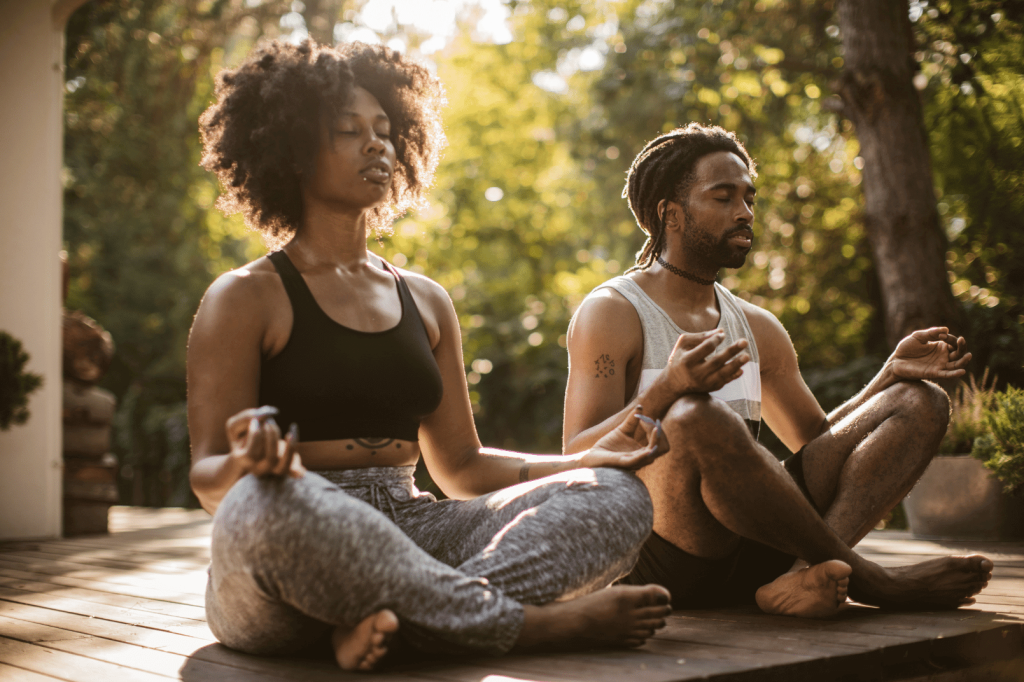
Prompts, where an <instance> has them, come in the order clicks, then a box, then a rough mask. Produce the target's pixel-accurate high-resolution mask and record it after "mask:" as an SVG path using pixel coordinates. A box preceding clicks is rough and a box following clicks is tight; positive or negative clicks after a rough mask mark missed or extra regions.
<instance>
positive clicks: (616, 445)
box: [580, 405, 669, 471]
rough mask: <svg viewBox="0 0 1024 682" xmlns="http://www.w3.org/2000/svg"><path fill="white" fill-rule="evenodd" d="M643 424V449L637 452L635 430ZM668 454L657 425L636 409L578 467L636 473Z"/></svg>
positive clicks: (593, 448) (664, 439)
mask: <svg viewBox="0 0 1024 682" xmlns="http://www.w3.org/2000/svg"><path fill="white" fill-rule="evenodd" d="M641 422H643V431H645V432H646V433H647V445H646V446H643V447H640V448H638V447H637V445H638V443H637V439H636V438H635V437H634V436H633V434H634V433H637V431H638V429H637V427H638V426H639V425H640V423H641ZM668 450H669V444H668V438H666V437H665V432H664V430H662V428H661V422H660V421H655V420H653V419H650V418H649V417H645V416H643V414H642V408H641V407H640V406H639V405H638V406H637V408H636V409H635V410H633V414H631V415H629V417H628V418H626V419H625V420H624V421H623V422H622V423H621V424H619V426H618V428H616V429H615V430H614V431H610V432H609V433H607V434H605V435H604V437H602V438H601V440H599V441H597V442H596V443H594V447H592V448H590V450H589V451H588V452H587V453H586V454H585V455H583V457H581V458H580V467H583V468H587V469H589V468H594V467H613V468H616V469H626V470H627V471H637V470H639V469H642V468H643V467H645V466H647V465H648V464H650V463H651V462H653V461H654V460H656V459H657V458H659V457H661V456H662V455H664V454H665V453H666V452H668Z"/></svg>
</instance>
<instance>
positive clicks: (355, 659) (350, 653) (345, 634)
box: [331, 609, 398, 671]
mask: <svg viewBox="0 0 1024 682" xmlns="http://www.w3.org/2000/svg"><path fill="white" fill-rule="evenodd" d="M396 632H398V616H396V615H395V614H394V612H392V611H389V610H387V609H384V610H383V611H378V612H377V613H374V614H372V615H369V616H367V617H366V618H364V619H363V620H362V621H360V622H359V625H356V626H355V627H354V628H351V629H346V628H342V627H337V628H334V632H333V633H331V645H332V646H333V648H334V658H335V660H337V661H338V665H340V666H341V669H342V670H364V671H365V670H373V668H374V666H375V665H377V663H378V662H379V661H380V659H381V658H383V657H384V654H386V653H387V652H388V640H389V639H391V635H393V634H395V633H396Z"/></svg>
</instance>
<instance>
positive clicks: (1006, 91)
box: [915, 0, 1024, 385]
mask: <svg viewBox="0 0 1024 682" xmlns="http://www.w3.org/2000/svg"><path fill="white" fill-rule="evenodd" d="M932 5H934V6H932V7H929V8H927V9H924V11H923V12H922V14H921V17H920V19H919V20H918V21H917V22H916V23H915V35H916V39H917V45H918V51H917V53H916V54H915V58H916V59H917V61H918V63H919V64H920V73H919V74H918V79H919V86H924V89H923V90H922V94H923V96H924V100H925V122H926V126H927V128H928V130H929V131H930V139H931V147H932V156H933V160H934V168H935V183H936V189H937V193H938V195H939V197H940V199H939V204H938V208H939V212H940V213H941V214H942V215H943V216H944V219H945V221H946V224H947V230H948V233H949V236H950V240H951V245H950V251H949V253H947V254H946V258H947V265H948V268H949V271H950V280H951V282H952V286H953V293H954V294H955V295H956V296H957V297H958V298H959V299H960V300H961V301H962V302H963V305H964V309H965V311H966V313H967V319H968V323H969V324H968V330H967V331H968V333H969V334H970V340H971V342H972V351H973V352H974V355H975V362H976V366H979V367H982V366H985V367H989V368H991V369H992V371H993V372H995V373H996V374H998V375H999V377H1000V378H1001V379H1002V380H1003V381H1007V382H1009V383H1010V384H1014V385H1021V384H1024V370H1022V367H1024V264H1022V263H1021V262H1020V259H1019V258H1018V257H1017V256H1016V254H1019V253H1020V252H1021V250H1022V249H1024V234H1022V233H1021V231H1020V230H1019V229H1018V228H1017V225H1019V224H1020V221H1021V218H1022V216H1024V196H1022V195H1021V192H1020V187H1021V186H1022V185H1024V81H1022V79H1021V77H1020V73H1021V64H1022V62H1024V7H1022V6H1021V4H1020V3H1019V2H1006V1H1001V2H1000V1H994V0H956V1H951V2H940V3H932Z"/></svg>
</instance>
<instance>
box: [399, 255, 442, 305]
mask: <svg viewBox="0 0 1024 682" xmlns="http://www.w3.org/2000/svg"><path fill="white" fill-rule="evenodd" d="M391 267H393V268H395V269H396V270H398V272H399V274H401V276H402V279H403V280H405V282H406V284H408V285H409V291H411V292H412V295H413V296H414V297H415V298H416V302H417V304H418V303H419V302H420V301H421V300H422V301H424V302H426V303H428V304H430V305H431V306H437V305H440V306H444V307H448V306H450V305H451V297H450V296H449V295H448V292H447V291H446V290H445V288H444V287H442V286H441V285H440V284H438V283H437V282H435V281H434V280H432V279H430V278H429V277H427V276H426V275H423V274H420V273H418V272H413V271H412V270H405V269H403V268H399V267H396V266H394V265H392V266H391Z"/></svg>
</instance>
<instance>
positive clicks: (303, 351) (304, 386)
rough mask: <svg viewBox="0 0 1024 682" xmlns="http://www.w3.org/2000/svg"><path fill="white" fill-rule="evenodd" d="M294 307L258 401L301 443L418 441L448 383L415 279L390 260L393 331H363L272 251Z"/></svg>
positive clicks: (263, 367)
mask: <svg viewBox="0 0 1024 682" xmlns="http://www.w3.org/2000/svg"><path fill="white" fill-rule="evenodd" d="M268 257H269V258H270V262H271V263H273V265H274V268H275V269H276V270H277V272H278V274H279V275H280V276H281V282H282V283H283V284H284V289H285V291H286V292H287V293H288V299H289V300H290V301H291V305H292V316H293V322H292V332H291V336H290V337H289V338H288V343H287V344H285V347H284V349H283V350H282V351H281V352H280V353H278V354H277V355H275V356H274V357H272V358H270V359H269V360H267V359H264V360H263V361H262V362H261V363H260V397H259V404H260V405H273V406H274V407H276V408H277V409H278V410H279V411H280V414H279V415H278V417H277V421H278V423H279V424H280V425H281V428H282V430H284V429H287V428H288V427H289V426H290V425H291V423H292V422H294V423H296V424H298V425H299V437H300V438H301V439H302V440H303V441H316V440H344V439H349V438H399V439H401V440H408V441H415V440H418V432H419V426H420V421H421V420H422V419H423V418H424V417H426V416H427V415H429V414H430V413H431V412H433V411H434V410H435V409H437V406H438V405H439V404H440V403H441V394H442V392H443V390H444V387H443V385H442V383H441V372H440V371H439V370H438V368H437V361H436V360H435V359H434V354H433V353H432V352H431V350H430V342H429V340H428V338H427V331H426V329H425V328H424V326H423V320H422V319H421V318H420V314H419V310H418V309H417V308H416V302H415V301H414V300H413V298H412V294H411V293H410V292H409V285H408V284H406V282H405V281H404V280H403V279H402V276H401V275H399V273H398V271H397V270H395V269H394V268H393V267H392V266H391V265H389V264H387V263H385V264H384V265H385V267H386V268H387V270H388V272H390V273H391V274H392V275H393V276H394V277H395V280H396V283H397V286H398V293H399V296H400V297H401V299H402V318H401V319H400V320H399V321H398V324H397V325H396V326H394V327H392V328H391V329H387V330H385V331H382V332H361V331H356V330H354V329H349V328H348V327H345V326H343V325H340V324H338V323H337V322H335V321H334V320H332V319H331V318H330V317H329V316H328V315H327V313H325V312H324V311H323V309H321V308H320V306H319V305H318V304H317V302H316V299H314V298H313V293H312V292H311V291H310V290H309V286H307V284H306V281H305V280H304V279H303V278H302V274H301V273H299V271H298V269H297V268H296V267H295V265H294V264H292V262H291V260H289V258H288V256H287V255H286V254H285V253H284V251H276V252H274V253H272V254H270V255H269V256H268Z"/></svg>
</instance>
